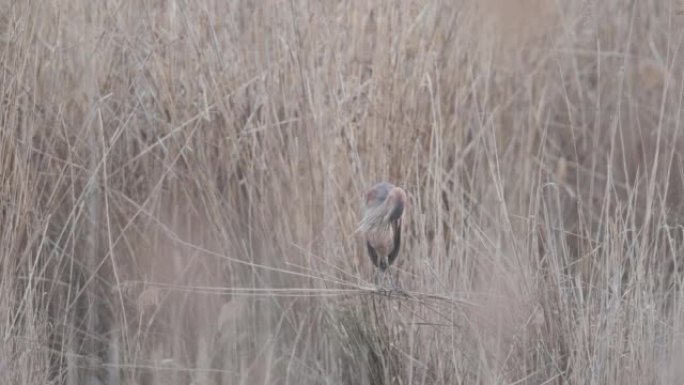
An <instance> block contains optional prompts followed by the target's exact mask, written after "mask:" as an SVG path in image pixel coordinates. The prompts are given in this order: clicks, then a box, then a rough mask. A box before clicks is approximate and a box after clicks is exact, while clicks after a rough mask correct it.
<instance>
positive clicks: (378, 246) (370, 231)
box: [359, 182, 406, 272]
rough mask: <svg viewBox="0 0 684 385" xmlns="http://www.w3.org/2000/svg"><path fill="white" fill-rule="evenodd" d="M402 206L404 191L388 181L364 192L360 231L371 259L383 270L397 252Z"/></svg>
mask: <svg viewBox="0 0 684 385" xmlns="http://www.w3.org/2000/svg"><path fill="white" fill-rule="evenodd" d="M405 206H406V193H405V192H404V190H403V189H401V188H400V187H396V186H394V185H392V184H391V183H387V182H380V183H378V184H376V185H374V186H373V187H372V188H371V189H370V190H368V192H366V196H365V204H364V212H363V218H362V219H361V223H360V225H359V231H360V232H361V234H363V236H364V238H365V240H366V247H367V249H368V255H369V257H370V259H371V261H372V262H373V264H374V265H375V266H376V267H378V268H379V269H380V270H381V271H383V272H384V271H385V270H386V269H387V268H388V267H389V265H391V264H392V263H393V262H394V260H395V259H396V258H397V256H398V255H399V248H400V246H401V219H402V217H403V214H404V207H405Z"/></svg>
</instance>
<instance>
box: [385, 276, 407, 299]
mask: <svg viewBox="0 0 684 385" xmlns="http://www.w3.org/2000/svg"><path fill="white" fill-rule="evenodd" d="M388 274H389V281H390V287H391V288H392V291H393V292H395V293H400V294H406V291H404V289H402V288H401V286H399V285H397V283H396V281H395V279H394V276H393V275H392V272H391V271H390V272H388Z"/></svg>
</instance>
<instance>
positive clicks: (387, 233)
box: [366, 226, 394, 257]
mask: <svg viewBox="0 0 684 385" xmlns="http://www.w3.org/2000/svg"><path fill="white" fill-rule="evenodd" d="M393 236H394V232H393V231H392V227H390V226H387V227H386V228H376V229H371V230H369V231H368V232H367V233H366V239H367V240H368V244H370V246H371V247H372V248H373V249H375V252H376V253H377V254H378V256H382V257H384V256H387V255H389V253H390V251H391V250H392V246H393V244H394V243H393V239H392V237H393Z"/></svg>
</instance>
